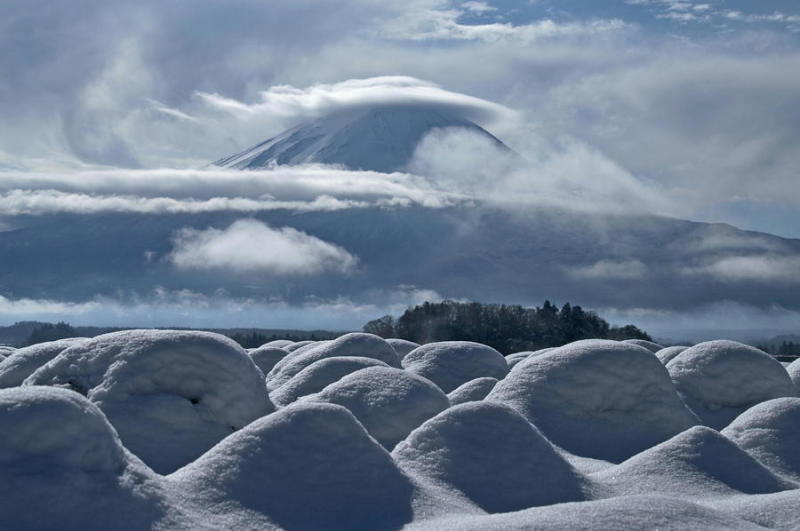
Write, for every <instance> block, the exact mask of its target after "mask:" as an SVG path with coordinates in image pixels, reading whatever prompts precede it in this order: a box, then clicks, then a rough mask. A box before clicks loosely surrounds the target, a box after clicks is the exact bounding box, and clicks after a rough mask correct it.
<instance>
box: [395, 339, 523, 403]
mask: <svg viewBox="0 0 800 531" xmlns="http://www.w3.org/2000/svg"><path fill="white" fill-rule="evenodd" d="M403 368H404V369H405V370H407V371H408V372H412V373H414V374H419V375H420V376H424V377H425V378H427V379H429V380H431V381H432V382H433V383H435V384H436V385H438V386H439V387H440V388H441V389H442V390H443V391H444V392H445V393H449V392H450V391H452V390H454V389H455V388H456V387H458V386H460V385H462V384H464V383H466V382H468V381H470V380H474V379H475V378H480V377H481V376H489V377H492V378H497V379H500V378H503V377H504V376H505V375H506V374H507V373H508V364H507V363H506V360H505V358H504V357H503V355H502V354H500V353H499V352H497V351H496V350H495V349H493V348H492V347H489V346H486V345H481V344H479V343H473V342H471V341H442V342H439V343H428V344H427V345H422V346H421V347H418V348H416V349H414V350H412V351H411V352H409V353H408V354H407V355H406V357H404V358H403Z"/></svg>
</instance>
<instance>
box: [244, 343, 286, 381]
mask: <svg viewBox="0 0 800 531" xmlns="http://www.w3.org/2000/svg"><path fill="white" fill-rule="evenodd" d="M288 354H289V352H288V351H286V350H284V349H282V348H280V347H271V346H269V345H262V346H260V347H258V348H256V349H253V350H251V351H248V353H247V355H248V356H250V359H252V360H253V363H255V364H256V367H258V368H259V369H261V372H263V373H264V374H267V373H269V371H271V370H272V368H273V367H274V366H275V364H276V363H278V362H279V361H281V360H282V359H283V358H285V357H286V356H287V355H288Z"/></svg>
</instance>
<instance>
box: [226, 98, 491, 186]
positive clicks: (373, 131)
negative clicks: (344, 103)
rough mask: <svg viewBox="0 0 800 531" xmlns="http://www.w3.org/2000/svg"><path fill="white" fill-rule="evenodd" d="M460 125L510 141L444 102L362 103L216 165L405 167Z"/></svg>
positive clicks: (299, 126)
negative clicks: (439, 133) (429, 142)
mask: <svg viewBox="0 0 800 531" xmlns="http://www.w3.org/2000/svg"><path fill="white" fill-rule="evenodd" d="M450 127H457V128H463V129H468V130H470V131H473V132H476V133H478V134H481V135H485V136H486V137H488V138H490V139H491V140H492V141H493V142H495V143H497V144H498V145H500V146H502V147H504V148H505V145H504V144H503V143H502V142H501V141H500V140H498V139H497V138H496V137H494V136H493V135H492V134H491V133H489V132H488V131H486V130H485V129H483V128H482V127H480V126H479V125H477V124H476V123H475V122H473V121H471V120H468V119H466V118H464V117H462V116H459V115H458V114H457V113H456V112H454V111H452V110H450V109H447V108H442V107H436V106H426V105H392V106H375V107H359V108H356V109H348V110H344V111H339V112H335V113H333V114H330V115H327V116H323V117H322V118H318V119H316V120H313V121H310V122H306V123H303V124H300V125H298V126H296V127H293V128H291V129H288V130H287V131H284V132H283V133H281V134H279V135H278V136H275V137H273V138H270V139H268V140H265V141H264V142H261V143H259V144H256V145H255V146H253V147H251V148H249V149H246V150H245V151H242V152H240V153H237V154H234V155H231V156H229V157H225V158H222V159H219V160H217V161H216V162H214V165H216V166H222V167H228V168H239V169H259V168H264V167H268V166H270V165H273V164H279V165H296V164H304V163H320V164H338V165H342V166H345V167H347V168H350V169H353V170H372V171H379V172H387V173H388V172H392V171H399V170H402V169H404V168H405V167H406V165H407V164H408V163H409V161H410V160H411V158H412V156H413V155H414V150H415V149H416V147H417V144H418V143H419V141H420V140H422V139H423V138H424V137H425V135H426V134H428V133H429V132H430V131H432V130H434V129H439V128H450Z"/></svg>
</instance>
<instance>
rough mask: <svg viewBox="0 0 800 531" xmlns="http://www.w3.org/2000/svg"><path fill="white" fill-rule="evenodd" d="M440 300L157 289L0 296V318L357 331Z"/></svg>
mask: <svg viewBox="0 0 800 531" xmlns="http://www.w3.org/2000/svg"><path fill="white" fill-rule="evenodd" d="M440 300H442V296H441V295H439V294H438V293H436V292H435V291H433V290H430V289H426V288H419V287H415V286H398V287H397V288H395V289H392V290H388V291H381V292H375V293H371V294H368V296H365V297H361V298H360V300H354V299H352V298H349V297H346V296H340V297H336V298H332V299H324V298H316V297H311V298H308V299H306V300H304V301H298V302H294V303H289V302H287V301H285V300H283V299H281V298H269V299H253V298H246V297H231V296H229V295H227V294H225V293H217V294H213V295H204V294H201V293H197V292H194V291H191V290H177V291H169V290H165V289H163V288H158V287H157V288H155V289H154V290H153V292H152V293H148V294H141V295H138V296H136V297H133V298H130V299H125V300H122V299H113V298H108V297H95V298H92V299H90V300H86V301H79V302H70V301H57V300H45V299H13V298H5V297H2V296H0V318H2V319H3V320H5V321H7V322H14V321H17V320H22V319H24V320H41V321H67V322H69V323H70V324H72V325H95V326H126V327H130V326H133V327H136V326H141V327H154V326H156V327H169V326H191V327H205V328H224V327H229V328H234V327H265V326H268V327H273V328H285V329H300V330H303V329H305V330H312V329H325V330H359V329H360V328H361V326H362V325H363V324H364V323H366V322H367V321H370V320H372V319H375V318H376V317H379V316H381V315H386V314H392V315H399V314H401V313H402V312H403V311H404V310H405V309H406V308H408V307H409V306H411V305H416V304H420V303H422V302H425V301H440Z"/></svg>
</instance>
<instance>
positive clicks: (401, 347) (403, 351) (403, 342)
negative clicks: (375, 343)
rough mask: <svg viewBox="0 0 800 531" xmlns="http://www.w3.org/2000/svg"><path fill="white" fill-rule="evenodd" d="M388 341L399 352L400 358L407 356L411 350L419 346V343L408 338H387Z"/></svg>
mask: <svg viewBox="0 0 800 531" xmlns="http://www.w3.org/2000/svg"><path fill="white" fill-rule="evenodd" d="M386 342H387V343H389V344H390V345H391V346H392V348H393V349H394V351H395V352H397V356H398V357H399V358H400V360H402V359H403V358H405V357H406V356H407V355H408V353H409V352H411V351H412V350H414V349H415V348H417V347H418V346H419V343H414V342H413V341H408V340H407V339H397V338H395V337H393V338H389V339H387V340H386Z"/></svg>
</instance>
